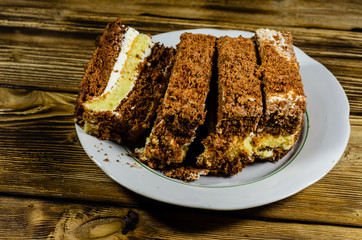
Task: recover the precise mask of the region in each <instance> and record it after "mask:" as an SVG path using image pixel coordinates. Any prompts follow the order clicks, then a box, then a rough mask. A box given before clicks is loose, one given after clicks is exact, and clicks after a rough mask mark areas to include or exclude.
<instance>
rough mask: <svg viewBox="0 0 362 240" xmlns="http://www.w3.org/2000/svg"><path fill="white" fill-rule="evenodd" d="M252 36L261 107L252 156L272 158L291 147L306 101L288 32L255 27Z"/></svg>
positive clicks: (295, 138)
mask: <svg viewBox="0 0 362 240" xmlns="http://www.w3.org/2000/svg"><path fill="white" fill-rule="evenodd" d="M255 39H256V43H257V46H258V50H259V56H260V61H261V66H260V70H261V76H262V78H261V81H262V89H263V98H264V110H263V116H262V118H261V120H260V123H259V124H258V128H257V132H256V136H254V138H253V146H254V152H255V157H256V158H259V159H264V160H270V161H275V160H278V159H280V158H281V157H283V156H284V155H285V154H286V153H287V152H288V151H289V150H290V149H292V147H293V146H294V144H295V142H296V140H297V138H298V135H299V132H300V130H301V126H302V123H303V113H304V112H305V109H306V101H305V95H304V91H303V83H302V79H301V77H300V74H299V64H298V62H297V60H296V57H295V53H294V49H293V39H292V35H291V34H290V33H286V32H277V31H274V30H269V29H258V30H257V31H256V35H255Z"/></svg>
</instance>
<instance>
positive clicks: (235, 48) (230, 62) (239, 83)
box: [197, 36, 263, 175]
mask: <svg viewBox="0 0 362 240" xmlns="http://www.w3.org/2000/svg"><path fill="white" fill-rule="evenodd" d="M217 51H218V59H217V68H218V81H217V85H218V107H217V124H216V131H215V133H212V134H211V135H210V136H208V137H207V138H206V139H204V140H203V141H202V143H203V145H204V147H205V149H204V152H203V153H202V154H201V155H200V156H199V157H198V158H197V164H198V165H199V166H202V167H205V168H207V169H210V170H212V171H214V172H216V173H223V174H226V175H233V174H236V173H238V172H240V171H241V170H242V168H243V167H245V165H246V164H247V163H249V162H252V161H253V160H254V158H253V148H252V145H251V139H252V136H253V132H254V131H255V130H256V127H257V123H258V122H259V119H260V117H261V115H262V111H263V103H262V95H261V89H260V81H259V79H258V64H257V55H256V49H255V44H254V42H253V41H252V40H251V39H247V38H243V37H241V36H240V37H238V38H231V37H227V36H225V37H220V38H219V39H218V41H217Z"/></svg>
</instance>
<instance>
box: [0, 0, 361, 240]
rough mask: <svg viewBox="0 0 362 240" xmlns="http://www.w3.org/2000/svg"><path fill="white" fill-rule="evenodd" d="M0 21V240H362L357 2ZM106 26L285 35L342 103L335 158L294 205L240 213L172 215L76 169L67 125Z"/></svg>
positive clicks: (79, 10)
mask: <svg viewBox="0 0 362 240" xmlns="http://www.w3.org/2000/svg"><path fill="white" fill-rule="evenodd" d="M0 9H1V12H0V26H1V27H0V29H1V31H0V145H1V148H0V165H1V166H0V194H1V195H0V196H1V197H0V238H1V239H46V238H49V239H95V238H96V237H102V236H103V237H104V236H108V237H109V238H107V237H105V238H102V239H240V238H245V239H248V238H253V239H261V238H265V239H362V229H361V227H362V159H361V156H362V146H361V143H362V3H361V1H330V2H329V3H327V1H318V0H317V1H316V0H314V1H306V0H302V1H293V0H291V1H265V2H263V1H256V2H255V3H253V2H252V1H250V2H249V1H244V2H238V1H158V2H157V1H94V2H89V1H85V0H72V1H35V0H34V1H22V0H2V1H1V2H0ZM116 17H121V18H122V19H123V20H124V21H125V22H126V23H127V24H129V25H131V26H133V27H135V28H137V29H138V30H140V31H141V32H142V31H143V32H148V33H151V34H156V33H161V32H167V31H172V30H179V29H190V28H217V29H236V30H245V31H254V30H256V29H257V28H259V27H269V28H273V29H277V30H286V31H290V32H292V34H293V36H294V43H295V45H296V46H298V47H299V48H301V49H302V50H303V51H305V52H306V53H307V54H308V55H310V56H311V57H313V58H314V59H316V60H318V61H320V62H321V63H322V64H324V65H325V66H326V67H327V68H328V69H329V70H330V71H331V72H332V73H333V74H334V75H335V76H336V77H337V79H338V81H339V82H340V83H341V84H342V86H343V88H344V90H345V92H346V93H347V96H348V99H349V102H350V123H351V129H352V130H351V136H350V139H349V143H348V146H347V149H346V151H345V153H344V155H343V157H342V158H341V160H340V161H339V162H338V164H337V165H336V166H335V167H334V169H333V170H332V171H331V172H330V173H329V174H328V175H327V176H326V177H324V178H323V179H322V180H320V181H319V182H317V183H315V184H313V185H312V186H310V187H308V188H306V189H305V190H303V191H301V192H299V193H298V194H295V195H294V196H292V197H289V198H287V199H285V200H282V201H278V202H276V203H273V204H269V205H266V206H262V207H258V208H253V209H247V210H239V211H225V212H224V211H207V210H197V209H188V208H182V207H175V206H171V205H168V204H162V203H159V202H156V201H153V200H150V199H147V198H144V197H141V196H139V195H137V194H136V193H133V192H130V191H128V190H126V189H125V188H124V187H122V186H120V185H118V184H117V183H115V182H114V181H112V180H111V179H110V178H109V177H107V175H106V174H104V173H103V172H102V170H101V169H99V168H98V167H97V166H96V165H95V164H94V163H93V162H92V161H91V160H90V159H89V158H88V157H87V155H86V154H85V152H84V151H83V149H82V147H81V146H80V144H79V142H78V140H77V135H76V132H75V128H74V122H73V111H74V102H75V98H76V94H77V87H78V84H79V83H80V80H81V78H82V75H83V69H84V66H85V65H86V64H87V63H88V61H89V60H90V58H91V55H92V53H93V50H94V41H95V39H96V36H97V35H99V34H100V33H101V32H102V30H103V28H104V27H105V25H106V24H107V23H108V22H110V21H114V20H115V19H116ZM112 234H113V235H112ZM111 236H112V237H114V238H111Z"/></svg>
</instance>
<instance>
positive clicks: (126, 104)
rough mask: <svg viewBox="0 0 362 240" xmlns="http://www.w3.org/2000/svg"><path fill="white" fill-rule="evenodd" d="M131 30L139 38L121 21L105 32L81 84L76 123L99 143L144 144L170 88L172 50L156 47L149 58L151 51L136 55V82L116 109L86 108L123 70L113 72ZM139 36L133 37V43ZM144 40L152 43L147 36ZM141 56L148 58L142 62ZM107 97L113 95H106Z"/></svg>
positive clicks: (160, 46) (109, 25)
mask: <svg viewBox="0 0 362 240" xmlns="http://www.w3.org/2000/svg"><path fill="white" fill-rule="evenodd" d="M129 29H130V30H131V32H132V34H134V33H136V34H137V35H138V32H137V31H136V30H134V29H132V28H130V27H127V26H125V25H124V24H123V23H122V21H121V20H120V19H117V21H115V22H113V23H110V24H108V25H107V27H106V28H105V30H104V32H103V34H102V36H101V37H100V38H99V40H98V41H97V44H96V45H97V48H96V50H95V53H94V54H93V57H92V59H91V61H90V63H89V64H88V67H87V69H86V71H85V74H84V77H83V80H82V82H81V84H80V88H79V95H78V99H77V102H76V108H75V114H74V116H75V119H76V122H77V123H78V124H79V125H80V126H82V127H83V129H84V130H85V131H86V132H87V133H90V134H92V135H94V136H96V137H97V138H99V139H108V140H112V141H115V142H118V143H120V142H123V143H127V144H131V145H135V144H138V142H139V141H140V140H141V138H142V136H143V134H144V133H145V132H146V130H148V129H150V128H151V124H152V122H153V121H154V119H155V117H156V111H157V108H158V106H159V104H160V101H161V99H162V97H163V96H164V93H165V91H166V88H167V85H168V79H169V75H170V70H171V67H172V64H173V58H174V55H175V50H174V49H173V48H168V47H164V46H163V45H161V44H154V45H153V47H152V48H151V49H150V50H149V51H150V53H147V55H148V54H149V55H148V56H147V55H146V51H148V49H146V50H143V51H144V52H142V53H141V52H140V53H139V54H138V53H137V54H136V57H135V59H136V61H139V63H137V64H138V65H135V66H136V69H135V72H134V74H135V78H136V79H135V80H134V82H133V86H132V87H131V89H130V91H129V92H128V93H127V94H126V96H125V97H123V98H121V99H119V103H117V105H116V106H115V108H114V109H112V110H100V111H98V110H97V111H96V110H92V109H88V108H87V107H86V103H87V102H89V101H92V100H93V99H99V98H101V97H102V96H103V95H102V94H104V91H105V89H106V87H107V84H108V81H110V76H111V72H118V71H121V70H122V69H121V70H118V69H117V70H114V66H115V64H116V59H117V58H119V55H120V53H121V51H122V47H124V43H123V41H124V40H125V35H126V32H127V31H128V30H129ZM137 35H134V36H133V40H134V39H136V37H137ZM143 36H146V38H148V39H150V37H149V36H148V37H147V35H143ZM129 41H130V40H129ZM135 41H136V40H134V42H135ZM149 42H150V43H149V44H151V43H152V41H151V40H149ZM131 44H132V45H131ZM131 46H132V47H133V43H132V42H130V45H127V47H126V48H129V50H128V51H131V49H132V48H131ZM124 54H128V52H124ZM142 54H143V55H145V58H142ZM129 58H130V57H129V56H128V55H126V58H125V60H124V61H125V62H124V63H123V64H124V65H123V66H125V64H127V62H126V61H127V59H129ZM117 81H118V80H117ZM107 88H108V87H107ZM107 94H110V93H109V92H107V93H106V95H107ZM106 95H104V96H106Z"/></svg>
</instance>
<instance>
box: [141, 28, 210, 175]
mask: <svg viewBox="0 0 362 240" xmlns="http://www.w3.org/2000/svg"><path fill="white" fill-rule="evenodd" d="M215 41H216V37H214V36H211V35H203V34H192V33H184V34H182V35H181V36H180V43H179V44H178V45H177V49H176V50H177V53H176V56H175V63H174V66H173V68H172V71H171V75H170V79H169V85H168V87H167V90H166V93H165V97H164V99H163V102H162V104H161V106H160V109H159V112H158V114H157V118H156V121H155V124H154V126H153V128H152V131H151V134H150V136H149V137H148V138H147V140H146V145H145V147H144V148H143V149H142V150H141V154H140V160H141V161H142V162H144V163H146V164H148V165H149V166H150V167H152V168H158V169H163V168H165V167H167V166H170V165H178V164H181V163H183V161H184V159H185V156H186V153H187V150H188V148H189V146H190V144H191V143H192V141H193V140H194V138H195V136H196V130H197V129H198V127H199V126H200V125H201V124H203V122H204V120H205V115H206V110H205V101H206V98H207V94H208V92H209V89H210V80H211V76H212V70H213V60H214V54H215ZM196 171H197V170H196Z"/></svg>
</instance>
